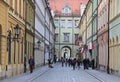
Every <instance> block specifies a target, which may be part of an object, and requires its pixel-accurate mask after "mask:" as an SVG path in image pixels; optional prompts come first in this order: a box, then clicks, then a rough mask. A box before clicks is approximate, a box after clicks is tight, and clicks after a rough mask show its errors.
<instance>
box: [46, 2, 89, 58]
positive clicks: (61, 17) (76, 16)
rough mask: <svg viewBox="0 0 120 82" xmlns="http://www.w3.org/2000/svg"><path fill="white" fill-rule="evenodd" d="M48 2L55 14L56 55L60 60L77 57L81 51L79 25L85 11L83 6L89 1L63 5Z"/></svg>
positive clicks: (63, 3) (62, 3) (64, 3)
mask: <svg viewBox="0 0 120 82" xmlns="http://www.w3.org/2000/svg"><path fill="white" fill-rule="evenodd" d="M48 1H49V3H50V7H51V9H52V10H53V12H54V13H55V16H54V23H55V26H56V29H55V55H56V56H57V58H58V59H61V57H64V58H69V57H76V56H77V55H76V54H77V52H78V51H77V50H78V49H79V42H78V41H79V40H78V39H79V28H78V24H79V21H80V17H81V10H84V9H83V7H81V5H83V4H86V3H87V0H84V1H83V0H73V1H71V0H67V1H66V0H62V2H61V4H59V2H60V0H52V1H51V0H48ZM81 8H82V9H81ZM82 13H83V11H82Z"/></svg>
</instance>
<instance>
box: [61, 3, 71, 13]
mask: <svg viewBox="0 0 120 82" xmlns="http://www.w3.org/2000/svg"><path fill="white" fill-rule="evenodd" d="M62 13H64V14H70V13H71V9H70V7H69V6H68V4H67V3H66V4H65V6H64V8H63V10H62Z"/></svg>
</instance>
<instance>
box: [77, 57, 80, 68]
mask: <svg viewBox="0 0 120 82" xmlns="http://www.w3.org/2000/svg"><path fill="white" fill-rule="evenodd" d="M77 67H78V69H80V59H77Z"/></svg>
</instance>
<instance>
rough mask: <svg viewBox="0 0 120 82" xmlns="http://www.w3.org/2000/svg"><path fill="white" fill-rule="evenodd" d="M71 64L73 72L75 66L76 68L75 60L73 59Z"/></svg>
mask: <svg viewBox="0 0 120 82" xmlns="http://www.w3.org/2000/svg"><path fill="white" fill-rule="evenodd" d="M72 64H73V70H75V66H76V58H74V59H73V61H72Z"/></svg>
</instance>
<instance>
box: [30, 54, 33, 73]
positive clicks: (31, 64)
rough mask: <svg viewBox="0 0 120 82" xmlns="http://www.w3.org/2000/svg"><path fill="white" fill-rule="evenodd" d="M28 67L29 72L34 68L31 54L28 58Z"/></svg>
mask: <svg viewBox="0 0 120 82" xmlns="http://www.w3.org/2000/svg"><path fill="white" fill-rule="evenodd" d="M29 68H30V73H32V72H33V69H34V59H33V58H32V56H31V57H30V59H29Z"/></svg>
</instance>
